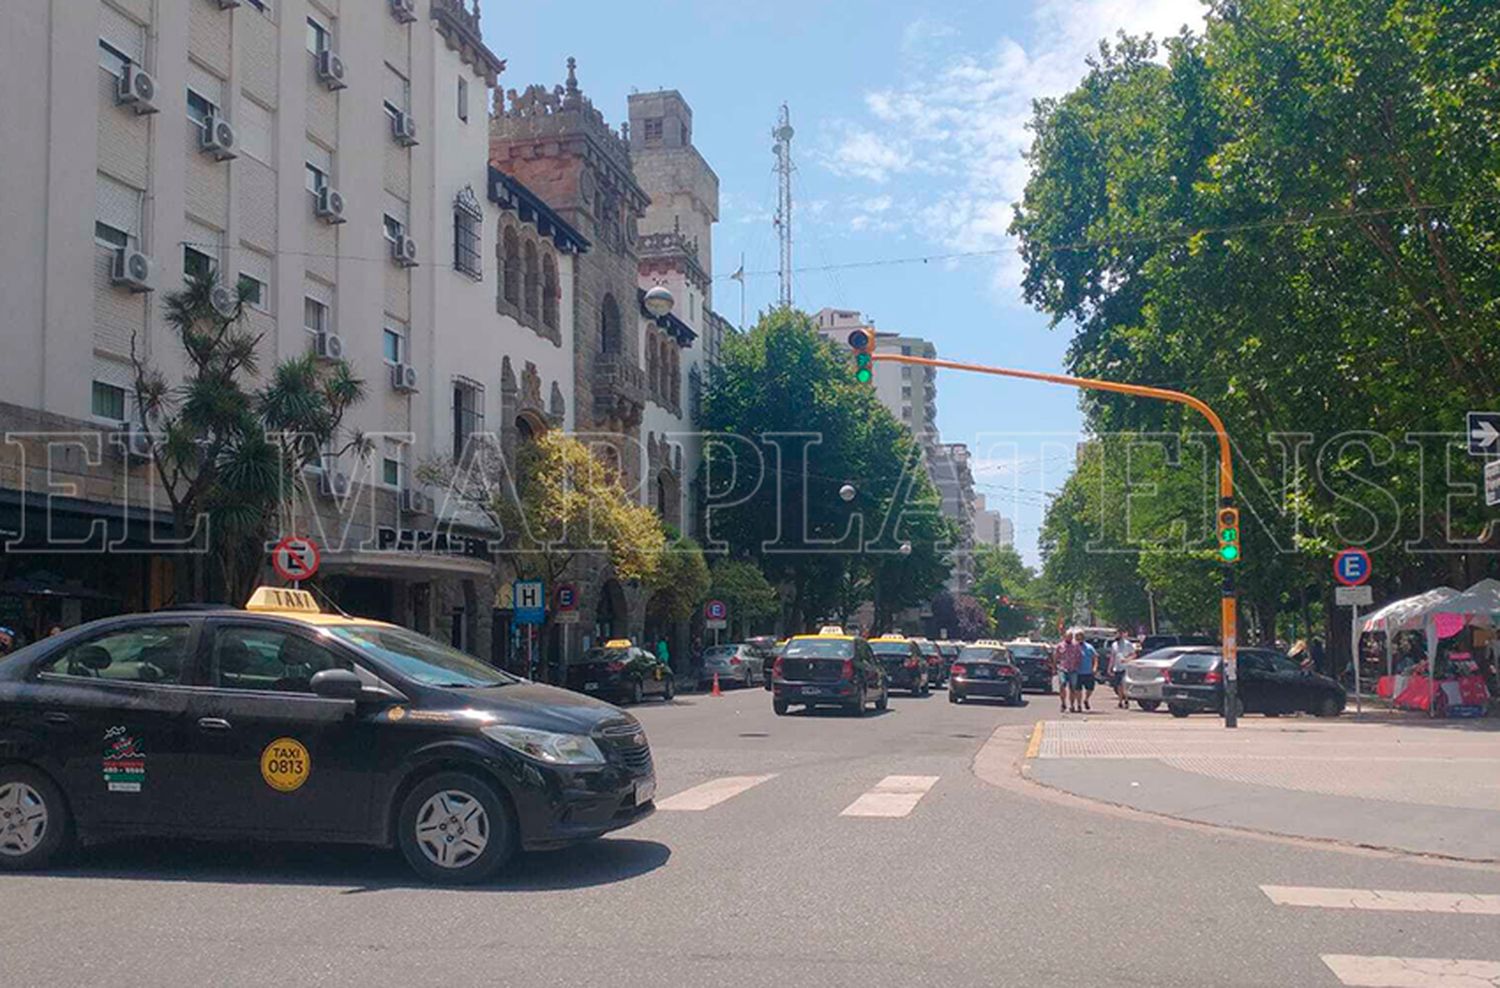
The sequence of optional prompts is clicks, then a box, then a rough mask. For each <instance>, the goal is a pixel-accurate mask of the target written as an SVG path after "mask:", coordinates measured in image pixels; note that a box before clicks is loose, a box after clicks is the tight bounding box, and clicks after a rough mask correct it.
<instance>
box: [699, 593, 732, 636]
mask: <svg viewBox="0 0 1500 988" xmlns="http://www.w3.org/2000/svg"><path fill="white" fill-rule="evenodd" d="M703 626H704V627H705V628H708V629H709V630H711V631H712V632H713V633H714V644H715V645H717V644H719V632H720V631H721V630H723V629H724V628H727V627H729V605H728V604H726V603H724V602H723V601H722V600H711V601H709V602H708V603H706V604H704V605H703Z"/></svg>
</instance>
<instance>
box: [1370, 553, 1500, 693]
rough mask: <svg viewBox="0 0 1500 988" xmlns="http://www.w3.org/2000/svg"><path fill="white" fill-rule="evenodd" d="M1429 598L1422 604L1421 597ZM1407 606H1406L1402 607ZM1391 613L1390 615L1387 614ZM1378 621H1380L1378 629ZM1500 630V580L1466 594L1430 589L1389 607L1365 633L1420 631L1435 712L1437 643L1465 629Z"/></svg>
mask: <svg viewBox="0 0 1500 988" xmlns="http://www.w3.org/2000/svg"><path fill="white" fill-rule="evenodd" d="M1424 597H1425V598H1429V599H1428V600H1425V601H1423V600H1422V598H1424ZM1419 601H1421V602H1420V603H1418V602H1419ZM1403 605H1406V606H1403ZM1387 612H1390V613H1387ZM1377 619H1378V620H1379V621H1380V624H1379V625H1378V626H1375V622H1376V621H1377ZM1471 627H1472V628H1495V627H1500V580H1491V579H1485V580H1480V581H1479V582H1478V583H1476V584H1474V585H1473V586H1472V587H1470V588H1469V589H1467V590H1465V591H1464V592H1463V593H1455V592H1453V591H1450V590H1449V589H1448V588H1447V587H1439V588H1438V589H1436V590H1429V591H1428V592H1427V593H1426V594H1419V595H1418V596H1417V597H1412V598H1409V599H1407V600H1404V601H1397V602H1396V603H1395V604H1388V605H1386V607H1383V608H1381V609H1380V610H1379V611H1376V612H1375V613H1374V614H1372V615H1370V618H1369V619H1368V620H1367V621H1365V623H1364V625H1363V628H1364V630H1365V631H1385V632H1386V633H1387V636H1389V634H1390V633H1391V632H1395V631H1414V630H1416V629H1417V628H1421V629H1422V630H1423V631H1424V633H1425V635H1426V638H1427V670H1428V672H1427V677H1426V678H1427V710H1428V713H1429V714H1430V713H1432V712H1433V709H1434V704H1433V699H1434V697H1433V694H1434V691H1435V690H1436V683H1437V678H1436V676H1435V675H1434V673H1435V671H1436V668H1435V667H1436V659H1437V650H1438V642H1439V641H1440V640H1441V639H1444V638H1452V637H1453V636H1454V635H1456V634H1458V633H1459V632H1460V631H1462V630H1463V629H1464V628H1471ZM1386 642H1387V644H1386V655H1387V669H1389V656H1390V644H1389V642H1390V639H1389V637H1387V639H1386Z"/></svg>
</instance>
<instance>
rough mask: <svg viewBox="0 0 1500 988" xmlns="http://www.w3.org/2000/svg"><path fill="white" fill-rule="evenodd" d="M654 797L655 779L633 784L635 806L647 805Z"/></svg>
mask: <svg viewBox="0 0 1500 988" xmlns="http://www.w3.org/2000/svg"><path fill="white" fill-rule="evenodd" d="M655 795H656V780H655V779H647V780H646V781H645V782H637V783H636V784H635V805H637V806H642V805H644V804H646V803H649V802H651V800H652V798H653V797H654V796H655Z"/></svg>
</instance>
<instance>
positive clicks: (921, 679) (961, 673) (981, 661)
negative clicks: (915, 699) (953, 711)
mask: <svg viewBox="0 0 1500 988" xmlns="http://www.w3.org/2000/svg"><path fill="white" fill-rule="evenodd" d="M942 645H944V646H949V647H950V651H948V652H947V653H946V654H945V653H944V652H943V651H942V650H941V648H940V647H939V645H938V644H937V643H934V642H932V641H930V640H928V639H926V638H911V637H907V636H905V635H901V634H887V635H881V636H879V637H877V638H871V639H868V640H866V639H865V638H862V637H860V636H858V635H853V634H849V633H847V632H845V631H844V629H843V628H840V627H838V626H836V625H826V626H824V627H823V628H821V629H820V630H819V631H818V633H817V634H811V635H795V636H793V637H792V638H790V639H788V640H787V641H786V642H784V643H782V644H780V645H778V646H777V648H776V653H775V654H776V660H775V662H774V663H773V665H772V670H771V675H770V676H769V677H768V679H767V688H768V689H769V690H770V692H771V697H772V698H771V705H772V709H773V710H774V711H775V712H776V714H777V715H785V714H786V713H787V712H788V711H789V710H790V709H791V708H792V707H794V706H800V707H803V708H806V709H808V710H812V709H815V708H817V707H839V708H841V709H843V710H845V711H846V712H848V713H850V714H852V715H854V716H856V717H862V716H864V715H865V713H866V711H868V710H869V709H870V707H871V706H873V707H874V708H875V709H876V710H885V709H886V707H887V705H888V703H889V701H890V694H891V690H893V689H896V690H901V691H903V692H906V693H909V694H911V695H912V696H928V695H930V694H931V691H932V688H933V687H934V686H941V685H944V684H946V685H947V687H948V700H949V702H951V703H963V702H965V701H966V700H968V699H970V698H971V697H989V698H996V699H1000V700H1003V701H1005V702H1007V703H1010V704H1017V705H1018V704H1020V703H1021V702H1022V699H1021V697H1022V688H1023V678H1022V672H1021V670H1020V669H1019V668H1018V667H1017V666H1016V664H1015V662H1014V661H1013V659H1012V656H1011V654H1010V651H1009V649H1008V648H1007V647H1006V646H1005V644H1003V643H1002V642H999V641H989V640H986V641H978V642H974V643H971V644H963V643H958V642H954V643H947V642H944V643H942Z"/></svg>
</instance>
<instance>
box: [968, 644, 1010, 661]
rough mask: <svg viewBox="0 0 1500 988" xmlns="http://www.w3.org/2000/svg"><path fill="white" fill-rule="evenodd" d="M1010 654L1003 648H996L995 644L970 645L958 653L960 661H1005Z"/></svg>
mask: <svg viewBox="0 0 1500 988" xmlns="http://www.w3.org/2000/svg"><path fill="white" fill-rule="evenodd" d="M1008 658H1010V656H1009V655H1008V654H1007V653H1006V651H1005V649H1003V648H995V647H994V646H993V645H970V646H969V647H968V648H966V649H964V650H963V651H962V652H959V653H958V661H960V662H986V661H990V662H1004V661H1005V660H1006V659H1008Z"/></svg>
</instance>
